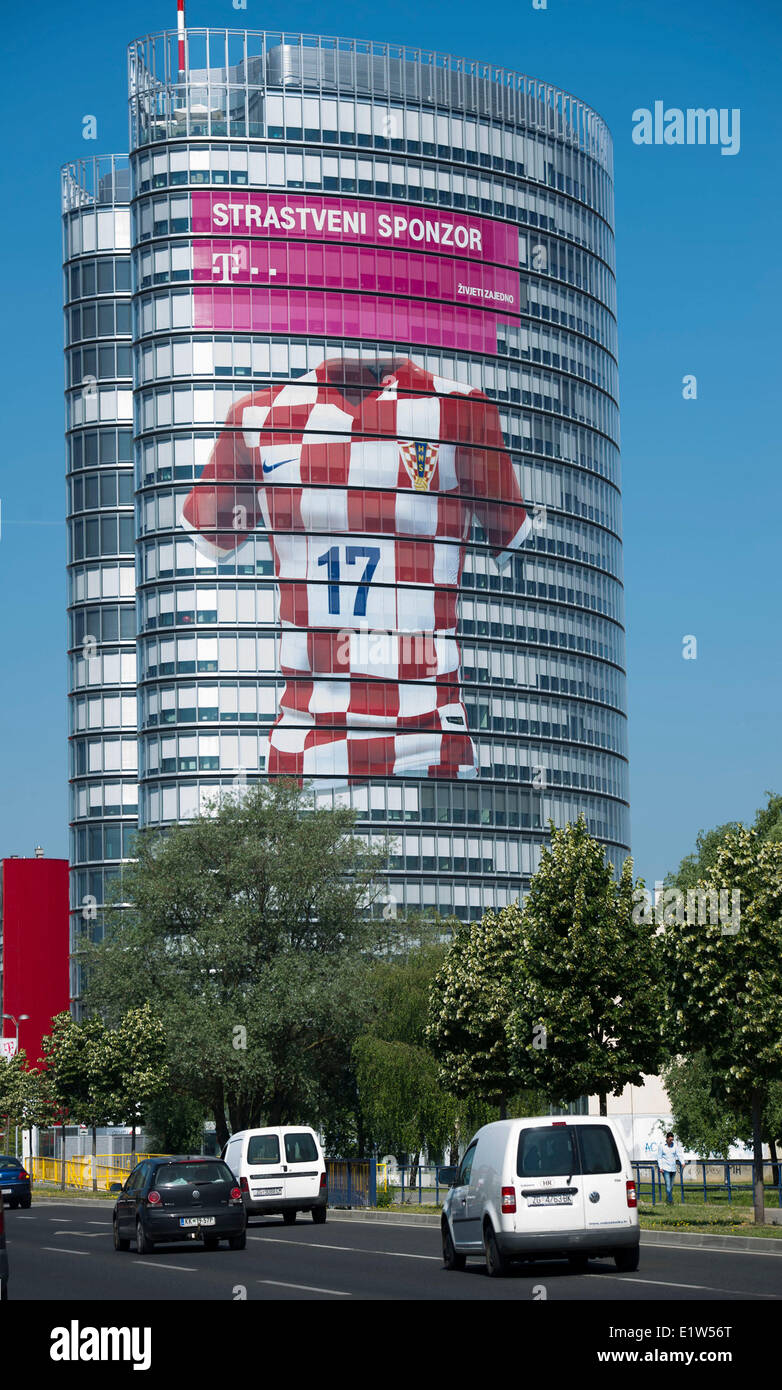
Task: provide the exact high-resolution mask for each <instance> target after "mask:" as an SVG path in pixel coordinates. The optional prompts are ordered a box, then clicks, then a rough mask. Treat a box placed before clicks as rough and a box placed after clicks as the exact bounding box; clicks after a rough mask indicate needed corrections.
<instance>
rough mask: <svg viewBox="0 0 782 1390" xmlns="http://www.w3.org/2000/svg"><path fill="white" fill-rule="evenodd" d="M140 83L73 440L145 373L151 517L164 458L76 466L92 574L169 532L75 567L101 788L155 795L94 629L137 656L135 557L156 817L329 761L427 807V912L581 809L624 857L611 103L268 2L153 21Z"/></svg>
mask: <svg viewBox="0 0 782 1390" xmlns="http://www.w3.org/2000/svg"><path fill="white" fill-rule="evenodd" d="M129 83H130V109H131V153H130V161H129V170H130V189H129V193H128V194H127V196H128V197H129V202H130V231H129V247H130V258H131V262H132V321H131V322H130V323H129V322H128V298H127V294H126V293H125V294H124V295H123V296H122V297H120V296H119V295H118V294H117V293H116V292H115V295H114V297H113V298H112V299H111V301H108V300H107V301H105V302H104V301H103V300H102V299H100V298H98V300H97V302H96V303H95V304H94V305H93V306H92V313H91V311H90V310H91V305H90V304H89V303H85V302H84V295H83V294H81V295H80V294H74V293H73V289H74V286H73V284H72V282H71V281H68V280H67V278H66V289H67V293H68V300H67V304H68V309H67V313H68V314H69V315H70V317H69V320H68V323H69V332H72V333H73V334H74V335H75V336H73V337H72V338H71V337H69V339H68V343H69V347H68V355H69V363H68V373H69V375H68V393H69V402H70V404H69V409H70V411H71V415H70V416H69V431H70V436H69V437H70V440H71V445H70V447H71V449H73V441H74V438H75V437H76V436H78V437H79V438H81V436H82V435H83V436H84V442H83V444H82V445H80V448H82V449H83V448H86V440H87V438H88V436H90V435H92V437H93V438H94V437H95V436H96V434H100V433H102V431H103V424H102V417H101V424H100V427H99V426H98V424H97V422H96V421H94V420H90V421H89V422H86V421H85V422H84V423H82V422H81V416H79V418H78V422H77V418H76V414H75V412H77V410H78V409H79V408H80V407H79V405H78V402H79V400H80V393H81V389H82V388H81V386H80V383H82V382H83V380H84V377H85V375H86V376H90V375H95V376H97V377H98V385H99V386H102V374H103V372H104V370H105V371H106V372H107V373H108V372H109V370H113V372H114V373H115V376H113V377H111V378H110V380H111V381H112V383H113V384H115V385H116V383H117V382H118V381H119V380H122V382H123V392H122V402H123V407H124V406H126V405H127V404H128V401H129V395H128V393H129V385H128V381H127V378H128V377H129V376H131V375H132V385H133V440H134V443H133V458H134V467H135V479H134V493H135V521H134V522H131V516H132V515H133V514H132V512H131V511H130V510H127V508H129V506H130V501H129V498H130V493H129V485H130V484H129V472H128V469H129V466H130V460H129V457H128V456H127V453H125V454H124V455H123V459H122V464H123V467H120V466H119V460H118V459H115V461H114V463H113V466H112V467H111V468H110V467H109V466H108V459H107V460H106V463H105V465H104V461H103V459H101V460H100V466H98V465H97V464H96V465H95V466H93V467H92V471H91V472H89V471H85V470H87V469H88V468H89V467H90V465H88V464H87V463H86V462H85V463H84V464H81V463H79V464H78V465H77V464H76V463H75V461H74V460H73V458H72V459H71V464H70V472H69V479H70V487H71V518H72V520H71V545H72V557H71V564H72V575H73V579H72V583H73V584H74V585H75V584H76V577H77V574H78V575H81V574H82V573H84V574H85V575H86V574H87V572H91V571H93V570H98V571H100V568H101V565H102V563H103V561H102V559H97V558H93V557H98V556H101V557H102V556H103V555H104V554H106V553H110V555H111V557H112V559H111V563H112V564H114V565H115V566H116V567H118V568H120V569H121V570H122V569H123V568H124V567H125V560H124V559H123V558H122V557H127V558H128V559H129V554H130V549H131V548H132V546H131V543H132V541H133V539H134V537H135V549H136V575H135V586H134V581H133V580H132V578H131V577H130V576H131V573H132V572H131V571H130V570H129V569H128V572H127V574H126V575H125V578H124V579H123V580H122V582H123V583H124V584H126V585H127V584H128V583H130V585H131V588H130V590H127V589H123V591H122V594H121V595H120V594H119V593H118V595H117V597H116V598H115V601H114V605H113V606H112V605H111V604H110V603H109V601H108V600H109V595H108V594H106V595H105V596H104V595H103V594H102V595H101V596H100V598H99V599H98V600H96V599H95V597H94V594H95V584H94V581H93V588H92V589H91V590H90V593H89V594H88V592H87V588H88V587H89V586H88V585H87V582H86V579H84V580H82V581H81V583H82V590H80V593H82V592H83V595H84V596H83V597H82V598H78V599H77V598H75V597H73V596H72V603H73V605H74V608H73V610H72V614H73V617H72V621H73V623H74V628H73V633H72V638H71V643H72V652H73V662H74V672H76V673H77V674H76V676H75V678H74V696H73V701H74V711H75V712H77V711H80V710H81V709H82V705H81V704H80V701H82V700H83V701H84V702H85V703H84V713H83V714H82V715H81V716H80V717H81V718H82V723H81V724H74V726H73V748H74V751H73V757H74V767H73V776H74V778H75V779H76V780H75V781H74V787H75V788H76V790H75V792H74V795H75V797H76V798H77V801H78V798H79V797H81V798H82V800H83V802H84V805H85V807H88V806H89V807H90V808H91V807H92V806H93V805H94V804H96V803H94V802H93V801H91V800H90V798H91V797H92V795H93V789H94V788H98V787H100V788H101V795H102V796H103V795H104V791H105V788H106V787H107V786H108V785H109V781H110V780H111V781H116V780H123V781H124V778H122V779H118V778H116V777H115V778H112V771H113V769H114V767H115V762H114V760H115V759H117V758H118V759H119V762H118V763H117V764H116V766H117V769H118V770H120V769H121V770H123V772H124V771H127V773H128V774H129V776H128V786H130V783H131V781H132V782H133V788H134V795H135V785H136V781H135V776H134V775H133V774H134V772H135V762H134V763H133V765H132V768H131V761H130V760H131V759H134V758H135V746H136V744H135V730H134V729H129V730H128V733H127V736H126V735H125V734H124V733H123V729H124V724H117V725H116V727H115V726H113V725H111V723H110V719H111V718H113V716H114V712H115V711H114V705H113V704H112V703H111V701H112V699H113V697H114V695H119V696H120V700H121V702H122V703H123V705H124V699H125V698H127V699H128V701H130V699H131V696H130V694H129V695H128V696H127V697H124V696H122V695H121V694H120V692H119V690H114V688H113V687H112V688H111V689H109V688H108V682H107V681H106V680H105V677H104V678H103V679H104V683H103V684H102V685H100V687H99V689H97V690H94V691H93V690H92V689H90V691H89V695H87V693H86V691H85V695H84V696H82V695H81V690H82V685H80V684H79V680H81V681H82V682H84V681H85V680H86V676H84V675H82V676H79V675H78V672H80V671H82V670H85V671H86V667H85V666H84V660H85V659H84V657H83V656H81V654H80V651H81V645H82V644H83V642H84V637H85V634H87V635H90V636H92V635H94V636H95V638H96V641H97V644H98V651H99V652H103V651H104V650H105V652H106V653H107V655H108V654H109V653H110V654H111V655H112V656H113V655H114V654H115V652H116V653H119V654H120V661H121V660H122V658H123V656H124V655H127V656H128V657H130V655H131V652H132V639H131V638H130V635H129V634H130V627H129V624H130V616H129V615H130V612H131V611H132V599H133V591H134V588H135V595H136V599H137V603H136V610H135V617H134V620H133V621H135V623H136V624H137V629H136V632H134V634H133V636H134V637H137V659H138V669H137V678H138V760H139V761H138V775H137V785H138V815H139V821H140V823H141V824H142V825H165V824H170V823H172V822H173V821H176V820H181V819H186V818H187V817H189V816H192V815H193V814H195V813H197V812H198V811H199V809H201V808H203V807H204V805H205V804H206V802H208V801H209V800H211V799H213V798H215V797H216V796H219V795H220V793H221V789H225V788H228V789H231V790H234V789H235V788H236V786H237V785H241V784H242V783H243V782H244V781H245V780H247V781H252V780H254V779H256V778H259V777H268V776H276V775H293V776H296V777H298V778H300V779H301V780H302V781H304V782H306V783H307V784H308V785H311V786H312V788H313V790H314V792H315V795H316V797H317V800H318V802H319V803H320V804H328V805H331V804H350V805H352V806H353V807H355V809H356V811H357V813H358V827H359V833H361V834H362V835H365V836H368V837H370V838H373V837H382V836H385V835H390V836H391V841H392V848H391V854H390V858H389V865H388V871H389V891H390V893H391V894H392V895H393V899H394V901H395V902H396V903H397V904H398V905H399V907H400V909H401V908H409V909H417V908H433V907H436V908H438V909H439V910H440V911H441V912H442V913H455V914H456V915H457V916H458V917H460V918H462V919H463V920H468V919H470V918H471V917H474V916H475V915H476V914H478V913H480V912H481V911H482V910H483V909H485V908H487V907H496V906H501V905H503V904H504V903H506V902H508V901H510V900H512V899H514V898H516V897H518V896H519V894H520V893H521V892H523V889H524V886H525V884H526V882H527V881H528V879H529V876H530V874H531V873H532V872H533V871H534V869H535V867H536V864H537V860H538V854H539V848H540V845H541V843H542V842H543V841H544V839H545V836H546V833H547V826H548V821H549V820H550V819H552V820H553V821H554V822H555V823H556V824H563V823H564V822H565V821H567V820H570V819H573V818H574V817H576V816H577V815H578V814H579V813H582V812H583V813H584V814H585V815H586V818H587V821H588V824H589V828H590V830H591V832H592V833H593V834H595V835H597V836H598V837H599V838H600V839H602V840H603V842H604V843H605V846H606V851H607V853H608V855H609V857H610V858H611V859H612V860H613V861H614V862H615V863H616V864H617V865H618V864H619V863H621V861H622V859H623V858H624V855H625V854H626V852H627V850H628V847H629V826H628V778H627V742H626V715H625V674H624V665H625V663H624V628H623V594H622V556H621V493H620V472H619V451H618V437H619V436H618V428H619V421H618V405H617V394H618V392H617V361H616V319H615V310H616V294H615V281H614V242H613V227H612V219H613V192H612V160H611V142H610V137H609V135H608V132H607V130H606V128H605V126H604V124H603V122H602V121H601V120H600V118H599V117H598V116H597V115H596V114H595V113H593V112H591V111H590V110H589V109H588V108H586V107H585V106H583V104H582V103H580V102H578V101H577V100H576V99H575V98H572V97H570V96H568V95H567V94H565V93H561V92H558V91H557V90H556V89H554V88H551V87H549V86H548V85H546V84H543V83H538V82H534V81H532V80H531V79H529V78H525V77H522V76H520V75H517V74H511V73H507V72H503V71H502V70H499V69H494V68H489V67H487V66H484V65H478V64H467V63H464V62H462V61H460V60H455V59H451V58H447V57H444V56H442V55H437V54H430V53H423V52H418V51H410V50H404V49H401V48H395V47H393V46H387V45H380V44H359V43H357V42H354V41H349V40H327V39H320V38H311V37H308V36H301V35H287V34H270V33H265V34H264V33H249V32H245V31H243V30H237V31H226V30H208V31H207V30H189V31H188V33H187V39H186V59H185V68H184V70H183V71H181V72H180V71H179V68H178V57H177V40H176V34H175V33H173V34H161V35H157V36H154V37H152V38H148V39H144V40H140V41H138V42H136V43H134V44H132V45H131V48H130V68H129ZM77 182H78V181H77ZM80 197H82V198H84V199H86V197H87V195H86V194H84V195H80ZM76 201H77V205H76V206H75V207H74V208H73V209H72V210H71V209H66V218H65V220H66V238H70V239H69V240H67V244H66V256H67V258H68V260H67V264H68V271H67V275H70V276H71V277H72V275H73V268H74V267H75V266H77V265H78V264H80V263H81V262H82V260H86V257H87V255H88V250H87V249H82V248H83V247H84V248H87V247H88V246H89V243H88V242H87V241H86V240H85V234H84V232H83V231H81V232H80V231H79V227H80V224H81V223H82V221H83V220H84V219H85V218H86V217H88V216H90V217H94V216H95V210H93V209H92V208H90V211H89V213H87V212H85V211H84V210H83V206H82V202H80V201H79V200H78V199H77V200H76ZM122 211H123V215H124V216H127V211H128V209H127V207H123V209H122ZM98 215H100V213H99V212H98ZM80 237H81V240H79V238H80ZM77 245H78V249H77ZM101 254H102V253H100V252H98V251H96V250H95V248H94V247H93V248H92V249H91V250H90V251H89V255H90V256H91V258H92V260H93V261H95V260H96V259H100V258H101ZM105 254H106V255H108V254H109V253H108V252H106V253H105ZM114 254H115V256H116V252H115V253H114ZM126 255H127V251H126ZM123 264H127V261H126V260H123ZM123 273H124V272H123ZM254 277H255V278H254ZM75 288H76V289H77V290H78V289H79V288H80V287H79V285H78V284H77V285H76V287H75ZM115 289H116V287H115ZM101 309H102V310H103V314H102V316H101ZM109 311H111V313H110V312H109ZM111 314H113V318H112V317H111ZM99 322H100V325H102V326H103V327H102V328H101V327H100V326H99ZM88 329H89V330H94V331H91V332H90V333H89V335H88V333H87V330H88ZM104 330H105V335H106V336H105V337H104V336H103V334H104ZM85 339H89V340H88V341H85ZM131 351H132V361H131V360H130V353H131ZM96 353H97V356H96ZM111 354H113V356H112V355H111ZM118 399H119V390H118ZM128 423H129V415H123V424H124V425H125V428H126V429H127V425H128ZM116 424H117V429H116V430H115V433H119V432H120V431H119V429H118V426H119V421H118V420H117V422H116ZM91 447H93V448H94V447H95V446H94V445H93V446H91ZM97 447H98V448H99V449H100V448H101V447H102V446H101V444H100V441H98V445H97ZM117 448H119V444H118V445H117ZM123 448H125V449H126V445H123ZM91 458H92V456H91ZM112 488H115V490H114V491H112ZM96 489H97V491H96ZM88 496H89V499H90V500H89V502H88V500H87V499H88ZM96 499H97V501H96ZM104 528H105V529H104ZM112 528H113V529H112ZM132 533H133V534H132ZM104 544H105V545H106V546H111V545H114V546H115V547H116V549H114V550H111V551H110V552H106V551H105V550H104V549H103V547H104ZM74 592H75V590H74ZM120 598H126V600H127V605H128V606H127V609H126V607H125V605H124V604H122V603H121V602H120ZM104 599H105V601H104ZM123 613H125V617H124V619H123ZM115 619H116V622H117V623H118V624H119V625H120V627H118V628H117V633H118V635H117V637H116V638H113V637H105V638H104V636H103V635H102V634H103V627H102V626H101V633H100V634H98V633H97V631H94V629H96V626H97V624H98V621H100V623H101V625H102V624H104V623H105V624H107V628H106V631H107V633H112V632H113V631H114V630H115V629H114V627H112V623H113V622H114V621H115ZM123 621H124V623H125V624H126V626H125V627H124V628H123V627H122V623H123ZM126 639H127V641H128V643H129V644H130V645H129V646H128V648H127V651H126V648H125V646H123V642H124V641H125V640H126ZM340 640H341V642H342V645H343V648H344V651H343V652H342V654H341V655H340ZM105 642H108V643H109V645H108V646H105V647H103V646H101V643H105ZM114 642H116V643H117V644H118V645H117V646H116V647H115V646H113V645H111V644H113V643H114ZM362 644H363V645H362ZM91 660H92V661H93V662H95V660H96V657H94V656H93V657H92V658H91ZM80 662H81V666H80V665H79V663H80ZM97 669H98V668H97V667H95V670H96V672H97ZM112 669H113V668H112ZM127 673H128V678H129V685H128V689H129V690H130V688H131V686H132V681H131V680H130V677H129V673H130V665H128V666H127ZM123 679H124V678H123ZM124 688H125V687H124V686H123V690H124ZM100 700H102V701H103V706H102V711H101V712H99V711H98V704H96V703H95V701H98V703H99V702H100ZM90 701H92V702H93V703H92V704H90V703H89V702H90ZM88 704H89V709H88V708H87V705H88ZM129 709H130V703H128V711H129ZM93 710H94V715H93V713H92V711H93ZM122 717H123V718H124V712H123V715H122ZM134 717H135V712H134ZM93 718H94V719H95V720H96V721H97V722H95V723H93V722H92V720H93ZM101 721H103V722H101ZM107 721H108V722H107ZM92 729H95V731H96V732H95V734H94V735H93V734H92V733H91V730H92ZM126 737H127V746H126V745H125V739H126ZM115 744H116V746H115ZM124 759H127V761H123V760H124ZM92 774H94V775H92ZM80 779H83V780H80ZM95 795H96V796H97V792H96V793H95ZM78 804H81V802H79V803H78ZM107 804H111V803H107V802H106V801H105V798H104V801H103V802H102V808H103V809H102V810H101V812H100V822H99V823H100V826H101V831H102V833H103V835H104V842H107V841H106V837H107V836H108V840H109V841H111V847H112V849H113V848H116V847H117V846H116V845H115V842H114V840H113V839H112V838H111V834H110V831H111V830H113V829H114V828H115V826H116V825H117V824H119V822H117V821H115V820H114V819H113V813H111V812H109V811H106V810H105V807H106V805H107ZM85 814H86V812H85ZM132 814H135V805H134V806H133V808H132V811H131V808H130V804H129V803H128V811H127V816H128V819H127V820H126V821H125V824H126V825H127V826H128V827H130V826H131V825H132V823H133V822H132V819H131V815H132ZM80 815H81V813H77V812H76V810H75V811H74V824H75V826H76V831H75V834H76V836H77V837H78V835H79V834H80V833H81V824H80ZM110 815H112V819H111V821H110V820H109V816H110ZM90 824H92V823H91V822H90ZM97 825H98V822H97V821H96V823H95V835H96V838H95V841H94V847H95V848H96V849H97ZM84 831H85V832H86V831H87V825H86V824H85V826H84ZM89 833H90V834H92V829H90V831H89ZM121 852H124V853H127V849H126V848H123V849H122V850H121ZM113 857H114V856H113V855H109V854H108V853H107V852H106V851H105V848H104V859H103V860H101V859H100V858H99V859H97V860H95V861H93V860H92V859H83V858H79V857H78V854H77V846H76V845H75V846H74V862H75V863H76V864H78V865H81V864H82V862H83V863H84V864H85V870H86V871H94V872H95V873H99V872H101V871H103V872H107V871H110V870H107V869H106V867H105V860H106V859H108V860H111V859H113ZM82 886H83V885H82V883H81V881H80V882H79V887H80V888H81V887H82ZM78 901H81V898H79V899H78Z"/></svg>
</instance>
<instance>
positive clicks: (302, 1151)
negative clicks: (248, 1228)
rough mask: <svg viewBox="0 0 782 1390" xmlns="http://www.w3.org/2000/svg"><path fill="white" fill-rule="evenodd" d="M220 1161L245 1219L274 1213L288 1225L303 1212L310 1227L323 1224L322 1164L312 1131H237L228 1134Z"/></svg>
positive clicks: (286, 1128)
mask: <svg viewBox="0 0 782 1390" xmlns="http://www.w3.org/2000/svg"><path fill="white" fill-rule="evenodd" d="M222 1156H223V1159H224V1160H225V1162H226V1163H227V1164H228V1167H229V1168H230V1169H231V1172H232V1173H233V1174H234V1177H235V1178H236V1179H237V1180H238V1183H239V1186H240V1188H241V1191H242V1199H243V1201H244V1207H245V1211H246V1212H247V1215H248V1216H269V1215H274V1214H275V1213H279V1214H281V1215H282V1217H283V1220H284V1221H285V1223H286V1225H292V1224H293V1222H294V1221H295V1220H296V1213H297V1212H298V1211H309V1212H311V1213H312V1219H313V1221H314V1222H315V1223H316V1224H318V1225H321V1224H322V1223H323V1222H324V1221H325V1220H326V1207H327V1203H328V1186H327V1181H326V1160H325V1158H324V1156H323V1151H322V1149H321V1147H320V1144H319V1143H318V1137H317V1135H316V1133H315V1131H314V1129H310V1128H309V1126H307V1125H274V1126H269V1127H268V1128H267V1129H243V1130H240V1131H239V1132H238V1133H237V1134H232V1135H231V1137H230V1139H229V1140H228V1143H227V1144H226V1146H225V1148H224V1149H223V1155H222Z"/></svg>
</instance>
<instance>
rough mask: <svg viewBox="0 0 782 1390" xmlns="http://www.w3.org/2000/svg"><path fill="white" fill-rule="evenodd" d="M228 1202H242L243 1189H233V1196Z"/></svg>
mask: <svg viewBox="0 0 782 1390" xmlns="http://www.w3.org/2000/svg"><path fill="white" fill-rule="evenodd" d="M228 1200H229V1202H241V1200H242V1189H241V1188H240V1187H232V1188H231V1195H230V1197H229V1198H228Z"/></svg>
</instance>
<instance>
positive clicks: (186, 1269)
mask: <svg viewBox="0 0 782 1390" xmlns="http://www.w3.org/2000/svg"><path fill="white" fill-rule="evenodd" d="M133 1263H134V1264H137V1265H143V1266H144V1268H145V1269H175V1270H176V1272H177V1274H178V1273H179V1271H180V1269H181V1270H182V1271H183V1273H184V1274H197V1273H198V1270H197V1269H196V1268H195V1266H194V1265H164V1264H161V1263H160V1262H159V1261H158V1260H134V1261H133Z"/></svg>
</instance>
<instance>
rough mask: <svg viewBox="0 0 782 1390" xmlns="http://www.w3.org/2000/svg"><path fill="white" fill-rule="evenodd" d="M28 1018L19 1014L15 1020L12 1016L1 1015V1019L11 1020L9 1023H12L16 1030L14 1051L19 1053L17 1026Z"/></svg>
mask: <svg viewBox="0 0 782 1390" xmlns="http://www.w3.org/2000/svg"><path fill="white" fill-rule="evenodd" d="M29 1017H30V1015H29V1014H20V1015H19V1017H18V1018H15V1017H14V1015H13V1014H3V1018H9V1019H10V1020H11V1022H12V1023H13V1025H14V1027H15V1029H16V1050H17V1052H18V1051H19V1024H20V1023H24V1021H25V1019H26V1018H29Z"/></svg>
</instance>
